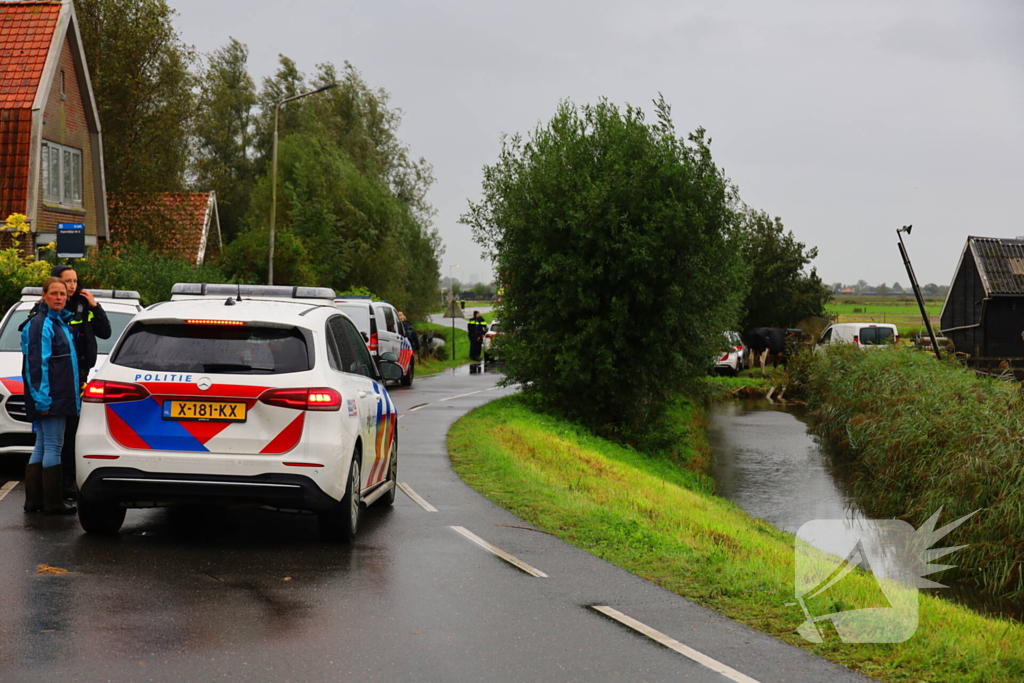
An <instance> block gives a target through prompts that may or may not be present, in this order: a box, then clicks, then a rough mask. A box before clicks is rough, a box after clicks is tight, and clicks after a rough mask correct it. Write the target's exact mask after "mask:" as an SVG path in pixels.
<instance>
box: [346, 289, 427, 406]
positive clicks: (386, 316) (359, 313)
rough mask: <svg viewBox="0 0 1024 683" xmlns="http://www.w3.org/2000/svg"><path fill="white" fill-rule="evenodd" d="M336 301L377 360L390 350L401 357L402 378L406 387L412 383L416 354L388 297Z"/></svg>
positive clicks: (399, 358)
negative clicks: (379, 299) (384, 299)
mask: <svg viewBox="0 0 1024 683" xmlns="http://www.w3.org/2000/svg"><path fill="white" fill-rule="evenodd" d="M334 305H335V306H337V307H338V310H340V311H342V312H343V313H345V315H347V316H348V317H349V318H351V320H352V322H353V323H355V326H356V329H358V330H359V333H360V334H361V335H362V337H363V339H364V340H365V341H366V348H367V349H368V350H369V351H370V353H371V354H372V355H373V357H374V359H375V360H379V359H380V357H381V354H384V353H389V352H390V353H393V354H395V356H397V357H398V364H399V365H400V366H402V378H401V380H400V382H401V384H402V386H404V387H408V386H411V385H412V381H413V378H414V377H415V375H416V356H415V354H414V353H413V350H412V344H411V343H410V342H409V340H408V339H406V337H405V335H404V334H403V333H402V323H401V321H400V320H399V319H398V311H397V310H395V307H394V306H392V305H391V304H389V303H387V302H386V301H372V300H370V299H369V298H361V297H351V298H344V299H335V300H334Z"/></svg>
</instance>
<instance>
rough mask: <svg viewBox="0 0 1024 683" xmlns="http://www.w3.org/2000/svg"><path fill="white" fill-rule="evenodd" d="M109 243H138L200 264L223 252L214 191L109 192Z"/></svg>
mask: <svg viewBox="0 0 1024 683" xmlns="http://www.w3.org/2000/svg"><path fill="white" fill-rule="evenodd" d="M107 204H108V206H109V210H110V242H111V244H113V245H114V247H115V248H116V247H117V246H118V245H123V244H127V243H129V242H141V243H144V244H147V245H150V247H152V248H153V249H156V250H157V251H160V252H162V253H165V254H169V255H172V256H176V257H178V258H180V259H182V260H183V261H187V262H188V263H190V264H192V265H199V264H201V263H203V261H205V260H206V259H208V258H211V257H212V256H215V255H217V254H219V253H220V252H221V250H222V249H223V246H224V245H223V242H222V238H221V233H220V216H219V215H218V213H217V194H216V193H215V192H212V191H211V192H153V193H148V194H145V195H138V194H123V193H115V192H112V193H110V194H109V195H108V196H107Z"/></svg>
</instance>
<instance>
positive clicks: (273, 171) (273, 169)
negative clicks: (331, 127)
mask: <svg viewBox="0 0 1024 683" xmlns="http://www.w3.org/2000/svg"><path fill="white" fill-rule="evenodd" d="M337 85H338V84H337V83H328V84H327V85H325V86H323V87H320V88H317V89H316V90H310V91H309V92H304V93H302V94H301V95H295V96H294V97H288V98H286V99H283V100H281V101H280V102H278V103H277V104H276V105H275V106H274V144H273V147H272V148H271V153H270V249H269V252H270V255H269V258H268V260H267V284H268V285H272V284H274V223H275V222H276V219H277V117H278V114H279V113H280V112H281V107H283V106H284V105H285V104H287V103H288V102H291V101H292V100H297V99H299V98H300V97H306V96H308V95H315V94H317V93H318V92H323V91H324V90H330V89H331V88H333V87H335V86H337Z"/></svg>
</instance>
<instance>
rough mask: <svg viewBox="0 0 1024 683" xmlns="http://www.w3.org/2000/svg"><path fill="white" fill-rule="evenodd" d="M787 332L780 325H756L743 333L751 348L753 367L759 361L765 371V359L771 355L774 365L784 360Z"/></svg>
mask: <svg viewBox="0 0 1024 683" xmlns="http://www.w3.org/2000/svg"><path fill="white" fill-rule="evenodd" d="M786 334H787V333H786V330H784V329H781V328H778V327H755V328H754V329H752V330H750V331H749V332H747V333H746V334H745V335H743V341H745V342H746V343H747V348H748V349H750V367H751V368H753V367H754V364H755V363H759V364H760V365H761V372H762V373H763V372H764V366H765V361H767V359H768V358H769V357H770V358H771V359H772V365H778V364H779V362H780V361H784V360H785V355H786Z"/></svg>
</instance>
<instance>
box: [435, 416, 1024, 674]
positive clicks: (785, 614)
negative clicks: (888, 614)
mask: <svg viewBox="0 0 1024 683" xmlns="http://www.w3.org/2000/svg"><path fill="white" fill-rule="evenodd" d="M671 413H672V415H671V416H672V422H673V423H674V424H676V425H677V427H676V429H677V430H678V431H677V432H676V434H675V436H677V437H678V438H679V439H681V440H680V441H679V442H678V443H677V444H676V447H675V449H674V451H673V453H674V457H665V454H664V453H659V454H658V455H656V456H651V455H645V454H644V453H641V452H639V451H637V450H633V449H629V448H625V447H622V446H619V445H616V444H613V443H611V442H608V441H605V440H602V439H599V438H597V437H595V436H593V435H592V434H590V433H588V432H587V431H585V430H583V429H582V428H580V427H578V426H576V425H574V424H571V423H568V422H565V421H563V420H559V419H556V418H553V417H550V416H547V415H543V414H540V413H538V412H536V411H534V410H532V409H531V408H530V406H529V405H528V404H527V403H526V402H525V400H524V399H523V398H522V397H518V396H517V397H510V398H505V399H501V400H498V401H495V402H493V403H490V404H488V405H486V406H483V407H482V408H479V409H477V410H476V411H474V412H472V413H470V414H469V415H467V416H466V417H464V418H463V419H461V420H460V421H459V422H457V423H456V424H455V425H454V426H453V428H452V430H451V432H450V433H449V437H448V448H449V452H450V454H451V459H452V464H453V466H454V467H455V470H456V471H457V472H458V473H459V475H460V476H461V477H462V478H463V479H464V480H465V481H466V482H467V483H468V484H469V485H470V486H472V487H473V488H475V489H476V490H477V491H480V492H481V493H482V494H483V495H485V496H487V497H488V498H490V499H491V500H493V501H494V502H495V503H497V504H498V505H501V506H502V507H504V508H506V509H508V510H510V511H512V512H513V513H515V514H516V515H518V516H520V517H522V518H523V519H524V520H526V521H528V522H529V523H531V524H534V525H536V526H537V527H538V528H540V529H543V530H545V531H549V532H551V533H554V534H555V535H557V536H558V537H560V538H562V539H563V540H565V541H567V542H569V543H572V544H573V545H575V546H577V547H579V548H582V549H584V550H587V551H589V552H591V553H593V554H595V555H597V556H599V557H602V558H604V559H605V560H608V561H609V562H612V563H613V564H616V565H618V566H620V567H622V568H624V569H627V570H628V571H631V572H633V573H634V574H637V575H639V576H641V577H643V578H645V579H648V580H650V581H653V582H654V583H657V584H658V585H660V586H663V587H665V588H666V589H668V590H671V591H673V592H675V593H677V594H679V595H681V596H683V597H686V598H688V599H690V600H693V601H694V602H697V603H700V604H702V605H705V606H707V607H710V608H712V609H714V610H717V611H719V612H721V613H723V614H725V615H727V616H729V617H731V618H733V619H736V620H738V621H741V622H743V623H745V624H747V625H749V626H752V627H753V628H756V629H758V630H760V631H763V632H765V633H768V634H771V635H773V636H775V637H777V638H780V639H782V640H784V641H787V642H789V643H792V644H794V645H798V646H800V647H803V648H805V649H808V650H811V651H813V652H816V653H818V654H820V655H822V656H824V657H826V658H828V659H831V660H833V661H835V662H838V663H840V664H843V665H845V666H848V667H850V668H852V669H856V670H858V671H860V672H862V673H864V674H866V675H868V676H873V677H875V678H878V679H880V680H883V681H891V682H893V683H919V682H926V681H927V682H931V681H936V682H937V681H964V682H966V683H982V682H985V683H1010V682H1011V681H1012V682H1014V683H1017V682H1019V681H1021V680H1024V655H1022V652H1021V647H1020V643H1021V642H1022V637H1024V628H1022V627H1021V626H1020V625H1019V624H1015V623H1012V622H1006V621H999V620H996V619H990V618H985V617H981V616H979V615H976V614H975V613H973V612H971V611H969V610H967V609H964V608H960V607H957V606H954V605H952V604H950V603H946V602H943V601H940V600H938V599H936V598H931V597H929V596H927V595H922V596H920V599H921V606H920V607H921V609H920V627H919V629H918V631H917V634H916V635H915V636H914V637H912V638H911V639H910V640H908V641H906V642H904V643H895V644H843V643H841V642H838V641H837V640H836V641H830V640H827V641H826V642H825V643H822V644H812V643H809V642H807V641H804V640H803V639H802V638H801V637H800V636H798V635H797V634H796V628H797V627H798V626H799V625H800V624H801V623H802V621H803V615H802V613H801V612H800V611H799V608H797V607H795V606H793V607H787V606H786V603H789V602H792V601H793V594H794V591H793V563H794V553H793V536H792V535H790V534H786V533H784V532H782V531H779V530H777V529H775V528H774V527H772V526H771V525H770V524H768V523H766V522H762V521H760V520H757V519H754V518H751V517H750V516H748V515H747V514H746V513H744V512H743V511H742V510H740V509H739V508H738V507H737V506H735V505H734V504H732V503H729V502H728V501H725V500H723V499H720V498H717V497H715V496H714V495H712V494H711V493H710V492H709V491H710V483H709V481H708V480H707V478H705V477H703V476H702V475H700V474H697V473H694V472H692V471H689V470H687V469H685V468H682V467H679V466H678V464H679V463H680V462H688V463H691V464H692V463H694V462H696V463H698V465H697V466H698V467H699V466H700V465H699V461H700V458H701V457H702V456H701V454H702V453H705V454H706V452H707V448H706V445H705V444H704V437H703V431H702V430H701V429H699V428H695V425H699V424H700V423H701V420H702V418H701V410H700V409H699V408H698V407H697V406H696V405H694V404H693V403H692V402H689V401H685V400H680V401H679V402H678V403H677V404H676V405H674V406H673V407H672V409H671ZM854 582H855V584H856V585H855V586H854V589H855V590H858V591H871V590H872V589H873V588H874V585H873V580H871V579H870V577H867V576H860V577H856V578H854Z"/></svg>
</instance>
